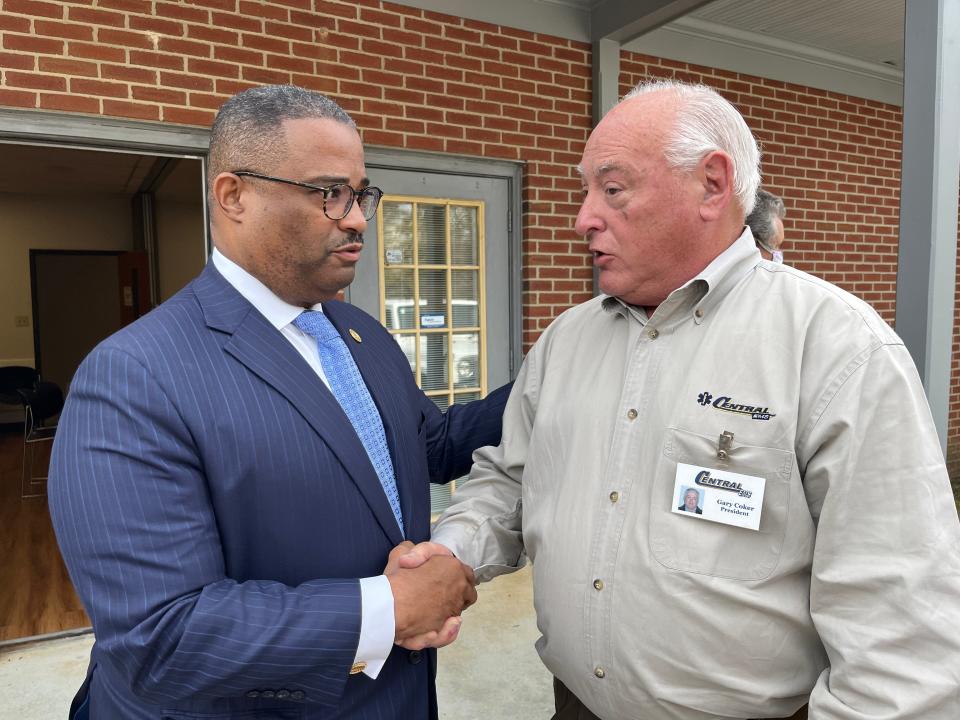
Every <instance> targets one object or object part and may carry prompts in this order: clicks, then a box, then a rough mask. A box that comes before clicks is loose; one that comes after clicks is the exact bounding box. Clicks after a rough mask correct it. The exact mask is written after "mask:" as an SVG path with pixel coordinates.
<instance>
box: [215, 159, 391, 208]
mask: <svg viewBox="0 0 960 720" xmlns="http://www.w3.org/2000/svg"><path fill="white" fill-rule="evenodd" d="M233 174H234V175H240V176H246V177H252V178H258V179H260V180H269V181H270V182H277V183H283V184H285V185H296V186H297V187H302V188H307V189H308V190H313V191H314V192H321V193H323V214H324V215H326V216H327V217H328V218H330V219H331V220H343V218H345V217H346V216H347V214H348V213H349V212H350V210H351V208H353V201H354V200H357V202H358V203H359V205H360V212H361V213H363V217H364V219H365V220H372V219H373V216H374V215H376V214H377V206H378V205H379V204H380V198H382V197H383V190H381V189H380V188H378V187H372V186H371V187H365V188H363V190H354V189H353V188H352V187H350V186H349V185H347V184H346V183H336V184H334V185H327V186H321V185H313V184H311V183H305V182H300V181H299V180H287V179H286V178H278V177H273V176H272V175H262V174H260V173H255V172H250V171H249V170H234V171H233Z"/></svg>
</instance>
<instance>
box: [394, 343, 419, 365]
mask: <svg viewBox="0 0 960 720" xmlns="http://www.w3.org/2000/svg"><path fill="white" fill-rule="evenodd" d="M394 337H395V338H396V339H397V344H398V345H399V346H400V349H401V350H403V354H404V355H406V356H407V362H408V363H410V372H412V373H414V374H416V372H417V350H416V342H417V336H416V335H394Z"/></svg>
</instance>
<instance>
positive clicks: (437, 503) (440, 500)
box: [430, 483, 453, 515]
mask: <svg viewBox="0 0 960 720" xmlns="http://www.w3.org/2000/svg"><path fill="white" fill-rule="evenodd" d="M452 490H453V483H447V484H446V485H434V484H433V483H431V484H430V514H431V515H439V514H440V513H442V512H443V511H444V510H446V509H447V508H448V507H450V496H451V495H453V492H452Z"/></svg>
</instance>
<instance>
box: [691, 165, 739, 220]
mask: <svg viewBox="0 0 960 720" xmlns="http://www.w3.org/2000/svg"><path fill="white" fill-rule="evenodd" d="M697 179H698V180H699V181H700V183H701V185H702V189H703V196H702V198H701V200H700V218H701V219H702V220H705V221H708V222H709V221H712V220H719V219H720V218H722V217H723V216H724V213H725V212H726V210H727V208H728V207H729V205H730V203H731V202H732V201H733V160H731V159H730V156H729V155H727V154H726V153H725V152H723V151H721V150H714V151H713V152H711V153H707V154H706V155H704V157H703V159H701V160H700V164H699V165H698V166H697Z"/></svg>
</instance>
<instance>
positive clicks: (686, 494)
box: [671, 463, 767, 530]
mask: <svg viewBox="0 0 960 720" xmlns="http://www.w3.org/2000/svg"><path fill="white" fill-rule="evenodd" d="M766 483H767V480H766V478H762V477H757V476H755V475H742V474H740V473H735V472H730V471H729V470H717V469H716V468H707V467H700V466H698V465H687V464H686V463H677V478H676V480H675V482H674V485H673V506H672V507H671V510H672V511H673V512H675V513H677V514H678V515H686V516H687V517H692V518H697V519H698V520H711V521H713V522H718V523H723V524H724V525H736V526H737V527H742V528H747V529H748V530H759V529H760V512H761V511H762V510H763V487H764V485H766Z"/></svg>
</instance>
